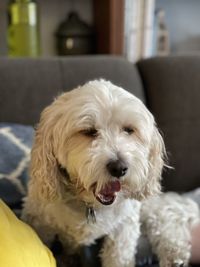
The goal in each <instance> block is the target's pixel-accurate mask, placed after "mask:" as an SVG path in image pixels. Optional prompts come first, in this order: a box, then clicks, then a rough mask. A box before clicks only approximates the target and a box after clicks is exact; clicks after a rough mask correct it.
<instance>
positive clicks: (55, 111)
mask: <svg viewBox="0 0 200 267" xmlns="http://www.w3.org/2000/svg"><path fill="white" fill-rule="evenodd" d="M164 154H165V149H164V144H163V140H162V138H161V136H160V134H159V132H158V130H157V128H156V125H155V121H154V118H153V116H152V115H151V113H150V112H149V111H148V110H147V109H146V107H145V106H144V104H143V103H142V102H141V101H140V100H139V99H138V98H136V97H135V96H133V95H132V94H130V93H128V92H127V91H125V90H123V89H122V88H120V87H117V86H115V85H113V84H112V83H110V82H107V81H104V80H100V81H97V80H96V81H92V82H89V83H87V84H85V85H84V86H82V87H78V88H76V89H74V90H72V91H71V92H68V93H64V94H62V95H61V96H59V97H58V98H57V99H56V100H55V101H54V102H53V103H52V104H51V105H50V106H48V107H47V108H46V109H45V110H44V111H43V113H42V115H41V120H40V123H39V125H38V128H37V131H36V137H35V143H34V146H33V150H32V160H31V180H30V183H29V190H28V197H27V199H26V201H25V209H24V218H25V219H26V220H27V221H28V222H29V223H30V224H31V225H32V226H33V227H34V228H35V229H36V230H37V232H38V233H39V234H40V236H41V237H42V239H43V240H44V241H45V242H46V243H48V242H50V241H51V240H53V238H54V237H55V235H57V236H59V239H60V240H61V241H62V243H63V244H64V246H65V249H66V253H67V254H73V253H74V252H76V251H77V250H78V249H79V247H80V246H81V245H90V244H93V243H94V242H95V240H96V239H98V238H100V237H103V236H106V237H105V239H104V244H103V247H102V250H101V255H100V257H101V261H102V266H103V267H125V266H126V267H128V266H131V267H133V266H134V255H135V252H136V245H137V240H138V237H139V234H140V229H139V228H140V227H139V226H140V223H139V213H140V200H143V199H145V198H147V197H148V196H151V195H156V194H158V193H159V192H160V177H161V171H162V167H163V164H164V160H163V158H164Z"/></svg>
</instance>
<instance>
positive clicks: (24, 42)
mask: <svg viewBox="0 0 200 267" xmlns="http://www.w3.org/2000/svg"><path fill="white" fill-rule="evenodd" d="M7 42H8V55H9V56H13V57H14V56H16V57H18V56H19V57H20V56H22V57H23V56H30V57H36V56H39V55H40V40H39V23H38V6H37V4H36V2H35V1H33V0H12V1H10V3H9V5H8V32H7Z"/></svg>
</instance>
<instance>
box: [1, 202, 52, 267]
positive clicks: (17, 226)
mask: <svg viewBox="0 0 200 267" xmlns="http://www.w3.org/2000/svg"><path fill="white" fill-rule="evenodd" d="M0 266H1V267H56V262H55V259H54V257H53V255H52V253H51V251H50V250H49V249H48V248H47V247H46V246H45V245H44V244H43V243H42V242H41V240H40V239H39V237H38V236H37V234H36V233H35V232H34V230H33V229H32V228H31V227H30V226H28V225H27V224H25V223H24V222H22V221H20V220H19V219H18V218H17V217H16V216H15V214H14V213H13V212H12V211H11V210H10V209H9V208H8V206H6V204H5V203H4V202H3V201H2V200H0Z"/></svg>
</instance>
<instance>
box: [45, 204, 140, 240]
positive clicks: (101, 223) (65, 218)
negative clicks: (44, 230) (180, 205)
mask: <svg viewBox="0 0 200 267" xmlns="http://www.w3.org/2000/svg"><path fill="white" fill-rule="evenodd" d="M139 209H140V203H139V202H138V201H135V200H130V199H126V200H124V201H120V202H119V203H116V204H115V205H113V206H112V207H111V206H102V207H101V208H99V209H98V210H96V223H92V222H90V223H88V221H87V218H86V206H81V207H79V208H77V206H76V205H66V204H65V203H60V202H59V203H55V204H50V205H48V206H46V207H45V211H44V212H45V213H46V216H45V218H46V219H47V220H48V221H51V222H52V223H51V225H54V231H57V234H58V235H59V236H62V237H63V238H65V237H66V239H68V240H71V241H72V243H75V244H77V245H83V244H84V245H90V244H92V243H94V241H95V240H96V239H98V238H100V237H102V236H105V235H110V234H112V232H113V231H114V230H117V228H119V230H120V229H121V227H120V226H123V223H124V221H126V220H130V221H131V222H132V223H133V227H134V224H135V223H137V224H138V220H139ZM47 223H48V222H47ZM48 224H49V223H48ZM133 229H134V228H133ZM68 240H66V241H68Z"/></svg>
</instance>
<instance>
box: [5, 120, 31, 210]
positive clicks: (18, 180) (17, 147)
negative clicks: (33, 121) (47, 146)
mask: <svg viewBox="0 0 200 267" xmlns="http://www.w3.org/2000/svg"><path fill="white" fill-rule="evenodd" d="M33 134H34V130H33V128H32V127H31V126H24V125H18V124H11V123H0V155H1V156H0V198H2V199H3V200H4V201H5V202H6V203H7V204H8V205H10V206H16V205H18V204H20V203H21V199H22V197H23V196H24V195H25V193H26V184H27V180H28V165H29V161H30V150H31V146H32V141H33Z"/></svg>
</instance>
